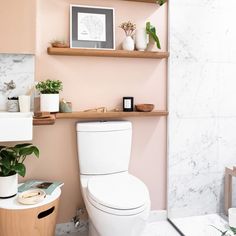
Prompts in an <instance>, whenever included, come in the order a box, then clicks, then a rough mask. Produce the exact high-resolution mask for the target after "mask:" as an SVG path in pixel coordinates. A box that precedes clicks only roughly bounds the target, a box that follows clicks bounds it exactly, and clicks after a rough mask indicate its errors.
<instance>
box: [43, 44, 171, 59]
mask: <svg viewBox="0 0 236 236" xmlns="http://www.w3.org/2000/svg"><path fill="white" fill-rule="evenodd" d="M48 54H49V55H64V56H95V57H128V58H151V59H164V58H168V57H169V53H168V52H140V51H125V50H97V49H74V48H52V47H49V48H48Z"/></svg>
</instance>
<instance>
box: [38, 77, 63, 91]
mask: <svg viewBox="0 0 236 236" xmlns="http://www.w3.org/2000/svg"><path fill="white" fill-rule="evenodd" d="M36 89H37V90H38V91H39V92H40V93H42V94H57V93H59V92H60V91H62V89H63V86H62V82H61V81H60V80H50V79H47V80H45V81H40V82H39V83H38V84H37V85H36Z"/></svg>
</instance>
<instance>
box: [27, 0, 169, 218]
mask: <svg viewBox="0 0 236 236" xmlns="http://www.w3.org/2000/svg"><path fill="white" fill-rule="evenodd" d="M70 3H72V4H84V5H98V6H108V7H114V8H115V10H116V44H117V45H119V44H120V43H121V41H122V39H123V38H124V33H123V32H122V31H121V30H120V29H119V28H118V25H119V24H120V23H121V22H123V21H127V20H131V21H133V22H136V23H137V25H138V27H139V26H144V25H145V21H146V20H147V19H150V20H151V21H152V22H153V23H155V25H156V26H157V27H158V32H159V35H160V39H161V43H162V48H163V50H166V48H167V6H166V5H165V6H162V7H161V8H159V9H158V7H157V6H155V5H153V4H145V3H137V2H126V1H118V0H109V1H106V0H100V1H93V0H83V1H79V0H60V1H58V0H39V1H38V6H37V52H36V53H37V56H36V79H37V80H44V79H47V78H51V79H59V80H62V81H63V84H64V91H63V92H62V93H61V97H62V98H65V99H67V100H69V101H71V102H72V103H73V110H83V109H88V108H94V107H97V106H106V107H108V108H109V109H111V108H114V107H117V106H120V105H121V98H122V97H123V96H134V97H135V102H136V103H154V104H155V105H156V108H158V109H166V86H167V83H166V81H167V64H166V61H165V60H149V59H124V58H96V57H68V56H49V55H47V53H46V48H47V46H48V42H50V41H51V40H53V39H63V38H64V39H68V38H69V4H70ZM130 120H131V121H132V123H133V148H132V158H131V163H130V171H131V173H132V174H134V175H136V176H138V177H139V178H140V179H142V180H143V181H144V182H145V184H146V185H147V186H148V188H149V190H150V194H151V200H152V209H155V210H157V209H165V208H166V118H165V117H160V118H158V117H155V118H133V119H130ZM75 122H76V120H60V121H57V123H56V125H54V126H45V127H35V129H34V144H37V145H39V147H40V149H41V157H40V160H37V161H36V160H32V159H31V160H28V176H27V178H32V177H34V178H41V179H58V180H61V181H63V182H64V183H65V186H64V187H63V194H62V198H61V206H60V213H59V222H67V221H69V220H70V219H71V218H72V216H74V214H75V209H76V207H80V206H82V205H83V201H82V197H81V193H80V186H79V167H78V160H77V151H76V133H75Z"/></svg>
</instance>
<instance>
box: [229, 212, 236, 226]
mask: <svg viewBox="0 0 236 236" xmlns="http://www.w3.org/2000/svg"><path fill="white" fill-rule="evenodd" d="M228 213H229V226H230V227H233V228H236V208H229V210H228Z"/></svg>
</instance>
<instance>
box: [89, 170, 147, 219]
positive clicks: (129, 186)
mask: <svg viewBox="0 0 236 236" xmlns="http://www.w3.org/2000/svg"><path fill="white" fill-rule="evenodd" d="M87 196H88V200H89V201H90V203H91V204H92V205H93V206H95V207H96V208H98V209H100V210H102V211H105V212H108V213H110V214H115V215H134V214H138V213H140V212H142V211H144V210H145V208H146V205H147V203H148V202H149V201H150V200H149V192H148V189H147V187H146V186H145V184H144V183H143V182H142V181H141V180H139V179H138V178H136V177H134V176H132V175H130V174H128V173H126V172H125V173H120V174H113V175H106V176H98V177H93V178H91V179H90V180H89V181H88V185H87Z"/></svg>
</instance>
